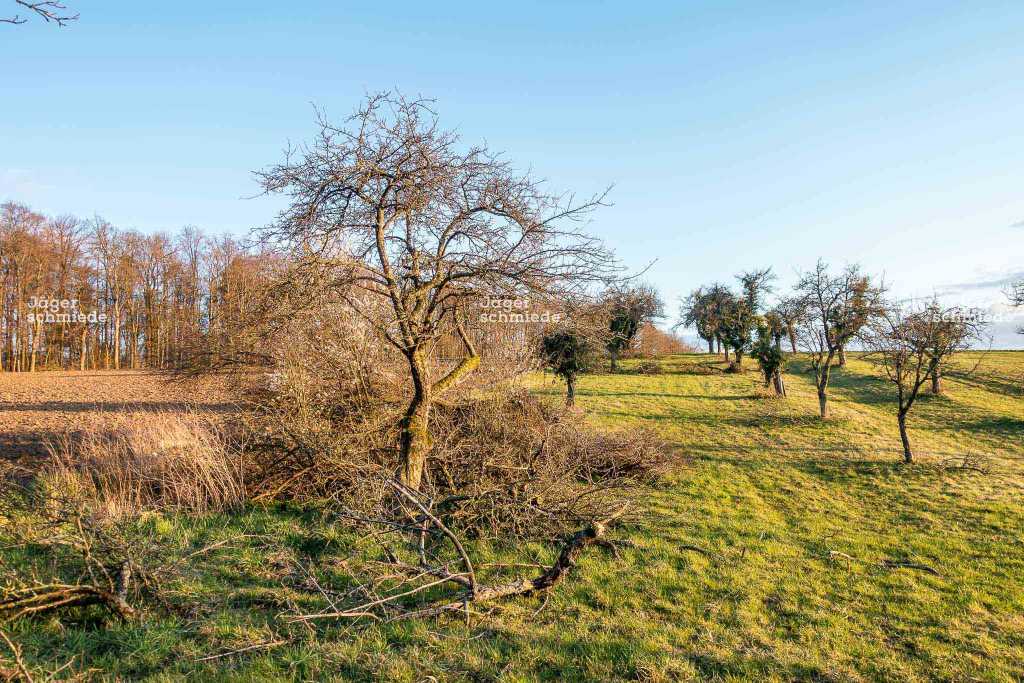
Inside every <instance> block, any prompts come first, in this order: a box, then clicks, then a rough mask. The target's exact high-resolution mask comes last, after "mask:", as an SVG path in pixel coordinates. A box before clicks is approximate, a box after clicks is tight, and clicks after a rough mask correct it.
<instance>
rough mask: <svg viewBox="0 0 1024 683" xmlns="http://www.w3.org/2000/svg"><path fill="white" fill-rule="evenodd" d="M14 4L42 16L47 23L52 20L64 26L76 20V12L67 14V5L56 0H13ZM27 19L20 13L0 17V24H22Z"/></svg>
mask: <svg viewBox="0 0 1024 683" xmlns="http://www.w3.org/2000/svg"><path fill="white" fill-rule="evenodd" d="M14 2H15V4H17V5H19V6H21V7H23V8H25V9H27V10H28V11H29V12H31V13H33V14H35V15H36V16H38V17H42V18H43V20H44V21H46V22H47V23H50V22H53V23H54V24H56V25H57V26H64V25H65V24H67V23H68V22H70V21H77V20H78V13H75V14H68V13H67V9H68V8H67V6H66V5H63V4H61V3H59V2H56V0H42V1H41V2H31V1H30V0H14ZM26 21H28V19H26V18H25V17H22V16H21V15H20V14H15V15H14V16H13V17H10V18H0V24H24V23H25V22H26Z"/></svg>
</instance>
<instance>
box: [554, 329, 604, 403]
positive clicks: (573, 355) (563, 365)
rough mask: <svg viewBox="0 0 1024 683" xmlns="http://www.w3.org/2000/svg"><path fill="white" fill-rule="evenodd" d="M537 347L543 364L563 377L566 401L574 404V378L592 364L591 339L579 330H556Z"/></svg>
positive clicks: (594, 353) (593, 348)
mask: <svg viewBox="0 0 1024 683" xmlns="http://www.w3.org/2000/svg"><path fill="white" fill-rule="evenodd" d="M540 351H541V357H542V358H543V360H544V364H545V365H546V366H547V367H548V368H549V369H550V370H551V371H552V372H553V373H555V374H556V375H558V376H559V377H561V378H562V379H563V380H565V405H566V406H569V407H572V406H574V405H575V404H576V379H577V378H578V377H579V375H580V374H582V373H584V372H587V371H589V370H590V369H591V368H592V367H593V365H594V362H595V360H596V357H597V353H596V351H597V347H596V345H595V344H594V343H593V340H592V339H591V338H590V337H589V336H588V335H587V334H586V333H584V332H582V331H579V330H572V329H562V330H556V331H552V332H549V333H548V334H546V335H544V336H543V337H542V338H541V349H540Z"/></svg>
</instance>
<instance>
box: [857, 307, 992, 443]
mask: <svg viewBox="0 0 1024 683" xmlns="http://www.w3.org/2000/svg"><path fill="white" fill-rule="evenodd" d="M978 320H979V317H978V315H977V313H976V312H971V311H967V310H965V309H961V308H946V309H943V308H941V307H940V306H939V305H938V304H937V303H932V304H930V305H928V306H926V307H924V308H920V309H917V310H908V309H905V308H903V307H901V306H899V305H897V304H890V305H888V306H884V307H880V308H879V309H878V310H877V311H876V313H875V315H874V316H872V318H871V319H870V320H869V321H868V322H867V323H866V324H865V325H864V326H863V328H862V330H861V331H860V333H859V334H858V337H859V338H860V339H861V341H862V342H863V344H864V348H865V349H866V351H867V353H866V355H865V358H867V359H868V360H869V361H871V362H873V363H875V364H876V365H877V366H879V367H881V368H882V370H883V372H884V374H885V376H886V378H887V379H888V380H889V382H891V383H892V384H893V385H894V386H895V387H896V422H897V425H898V426H899V431H900V440H901V441H902V443H903V461H904V462H907V463H910V462H913V460H914V456H913V452H912V450H911V446H910V438H909V436H908V435H907V415H908V413H909V412H910V409H911V408H912V407H913V406H914V401H915V400H916V399H917V397H918V395H919V394H920V392H921V388H922V386H924V384H925V383H926V382H927V381H928V379H929V378H930V377H932V376H933V372H935V370H936V369H937V368H939V367H941V365H942V364H943V363H944V362H946V361H947V360H948V359H949V358H950V357H951V356H952V355H953V354H955V353H957V352H958V351H963V350H965V349H967V348H969V347H970V344H971V341H972V340H973V339H975V338H977V337H978V335H979V333H980V327H979V323H978Z"/></svg>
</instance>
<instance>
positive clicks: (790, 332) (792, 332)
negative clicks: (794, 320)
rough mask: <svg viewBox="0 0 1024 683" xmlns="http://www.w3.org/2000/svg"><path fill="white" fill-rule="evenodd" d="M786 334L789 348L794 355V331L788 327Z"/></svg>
mask: <svg viewBox="0 0 1024 683" xmlns="http://www.w3.org/2000/svg"><path fill="white" fill-rule="evenodd" d="M786 332H787V333H788V334H789V346H790V348H792V349H793V353H796V330H795V329H793V328H792V327H789V328H787V329H786Z"/></svg>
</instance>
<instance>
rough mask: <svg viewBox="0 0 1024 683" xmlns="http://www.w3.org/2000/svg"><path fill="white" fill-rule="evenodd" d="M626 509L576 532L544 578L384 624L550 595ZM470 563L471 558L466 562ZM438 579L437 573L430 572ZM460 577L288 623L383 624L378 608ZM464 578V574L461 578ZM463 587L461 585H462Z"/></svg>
mask: <svg viewBox="0 0 1024 683" xmlns="http://www.w3.org/2000/svg"><path fill="white" fill-rule="evenodd" d="M626 507H627V506H625V505H624V506H622V507H621V508H619V510H618V511H617V512H615V513H614V514H612V515H611V516H609V517H607V518H606V519H603V520H600V521H595V522H593V523H592V524H590V525H589V526H587V527H585V528H583V529H581V530H579V531H577V532H576V533H575V534H573V535H572V536H571V537H570V538H569V539H568V540H567V541H566V542H565V544H564V545H563V546H562V550H561V552H560V553H559V555H558V559H557V560H555V562H554V564H552V565H551V566H550V567H547V568H546V569H545V570H544V571H543V572H542V573H541V574H539V575H538V576H534V577H532V578H522V579H517V580H515V581H509V582H507V583H502V584H496V585H492V586H487V585H482V584H479V583H477V584H476V585H475V586H474V585H470V586H467V587H466V590H465V591H463V593H462V595H461V596H459V597H458V599H455V600H450V601H446V600H438V601H436V602H435V603H433V604H431V605H428V606H427V607H424V608H421V609H418V610H415V611H409V612H401V613H399V614H397V615H391V616H387V615H384V616H385V618H384V619H383V620H384V621H388V622H390V621H399V620H404V619H414V618H421V617H434V616H439V615H441V614H444V613H446V612H457V611H465V612H466V613H467V614H468V612H469V606H470V605H472V604H476V603H484V602H492V601H495V600H501V599H504V598H510V597H514V596H519V595H530V594H533V593H545V594H546V593H547V592H548V591H550V590H551V589H553V588H554V587H555V586H557V585H558V584H559V583H560V582H561V581H562V580H563V579H564V578H565V577H566V576H567V575H568V574H569V572H570V571H572V569H573V567H575V566H576V562H577V560H578V558H579V556H580V554H581V553H582V552H583V551H584V550H585V549H586V548H587V547H589V546H591V545H595V544H597V543H599V541H600V540H602V537H603V536H604V534H605V533H606V531H607V530H608V528H609V527H610V526H611V524H612V523H613V522H614V521H615V520H616V519H618V518H619V517H621V516H622V515H623V514H624V513H625V511H626ZM464 559H467V560H468V558H464ZM431 573H432V574H434V575H435V576H436V573H434V572H431ZM455 576H459V575H457V574H452V575H450V576H447V577H445V578H441V579H438V580H435V581H431V582H428V583H426V584H423V585H421V586H419V587H417V588H415V589H413V590H409V591H404V592H402V593H399V594H396V595H391V596H388V597H385V598H379V599H376V600H373V601H371V602H367V603H364V604H361V605H358V606H355V607H352V608H351V609H347V610H342V611H334V612H320V613H317V614H300V615H296V616H293V617H291V618H290V619H289V621H293V622H296V621H298V622H308V621H311V620H319V619H353V618H358V617H372V618H374V619H378V620H381V615H379V614H377V613H376V611H375V608H380V607H382V606H384V605H386V604H388V605H390V604H393V602H394V601H395V600H398V599H400V598H403V597H407V596H409V595H412V594H415V593H419V592H420V591H422V590H424V589H426V588H431V587H433V586H437V585H439V584H442V583H446V582H452V580H453V577H455ZM461 576H462V577H463V578H465V574H463V575H461ZM460 583H461V582H460Z"/></svg>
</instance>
